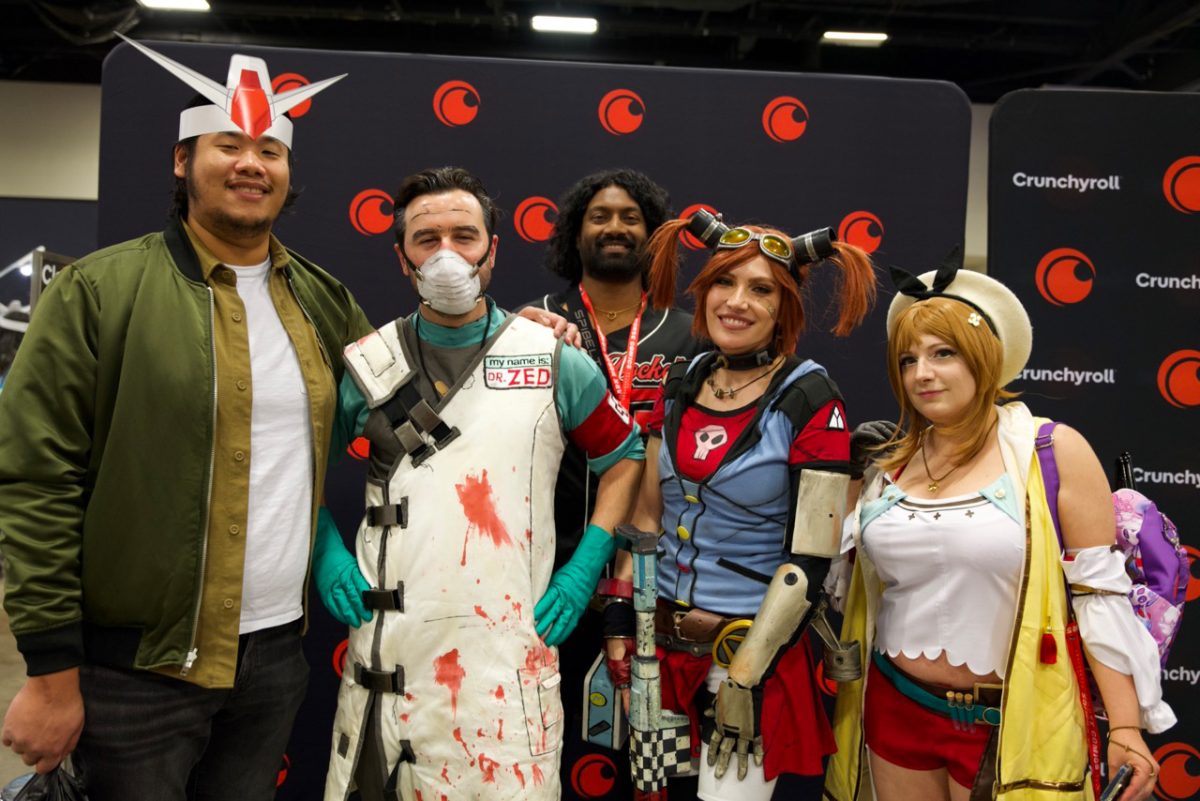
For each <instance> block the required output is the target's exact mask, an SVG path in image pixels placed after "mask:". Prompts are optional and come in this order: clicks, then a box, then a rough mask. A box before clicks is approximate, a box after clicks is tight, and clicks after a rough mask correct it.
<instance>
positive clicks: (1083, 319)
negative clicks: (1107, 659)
mask: <svg viewBox="0 0 1200 801" xmlns="http://www.w3.org/2000/svg"><path fill="white" fill-rule="evenodd" d="M1197 131H1200V97H1197V96H1196V95H1194V94H1186V93H1180V94H1158V93H1150V92H1074V91H1057V90H1056V91H1042V90H1031V91H1022V92H1014V93H1013V94H1010V95H1008V96H1006V97H1005V98H1003V99H1002V100H1001V101H1000V103H998V104H997V105H996V108H995V110H994V112H993V114H992V122H991V137H990V160H991V163H990V166H989V193H988V194H989V198H988V234H989V236H988V258H989V262H990V264H989V271H990V272H991V274H992V275H994V276H995V277H997V278H999V279H1000V280H1002V281H1004V282H1005V283H1006V284H1008V285H1009V286H1010V287H1012V289H1013V290H1014V291H1015V292H1016V293H1017V294H1018V295H1019V296H1020V297H1021V300H1022V301H1023V302H1024V303H1025V305H1026V307H1027V308H1028V309H1029V315H1030V317H1031V318H1032V320H1033V328H1034V345H1033V356H1032V357H1031V358H1030V360H1029V366H1028V367H1027V368H1026V369H1025V371H1024V372H1023V373H1022V375H1021V378H1020V379H1019V380H1018V381H1017V382H1016V383H1015V384H1014V388H1015V389H1018V390H1020V391H1021V392H1022V393H1023V399H1024V400H1026V401H1027V402H1028V403H1029V405H1030V406H1031V407H1032V408H1033V410H1034V411H1035V413H1037V414H1041V415H1045V416H1047V417H1053V418H1055V419H1061V420H1064V421H1065V422H1067V423H1069V424H1071V425H1072V426H1074V427H1075V428H1077V429H1079V430H1080V431H1081V432H1082V433H1083V434H1084V435H1085V436H1086V437H1087V438H1088V440H1089V441H1090V442H1091V443H1092V445H1093V447H1094V448H1095V449H1096V453H1097V454H1098V455H1099V456H1100V459H1101V461H1102V462H1103V463H1104V465H1105V467H1106V468H1109V467H1110V466H1111V465H1112V463H1113V460H1114V459H1115V458H1116V457H1117V456H1118V455H1119V454H1120V452H1121V451H1126V450H1127V451H1130V452H1131V454H1132V456H1133V466H1134V480H1135V482H1136V484H1137V487H1138V489H1139V490H1141V491H1142V492H1143V493H1145V494H1146V495H1147V496H1149V497H1150V498H1151V499H1153V500H1155V501H1156V502H1157V503H1158V505H1159V508H1160V509H1162V510H1163V511H1164V512H1165V513H1166V514H1167V515H1168V516H1169V517H1170V518H1171V519H1172V520H1173V521H1174V522H1175V524H1176V525H1177V526H1178V528H1179V534H1180V539H1181V540H1182V542H1183V545H1184V547H1185V549H1186V550H1187V552H1188V554H1189V555H1190V556H1192V557H1193V564H1194V557H1196V556H1198V555H1200V550H1197V548H1196V542H1197V538H1196V533H1197V532H1198V531H1200V511H1198V510H1200V455H1198V454H1200V451H1198V449H1197V445H1200V139H1197V136H1196V132H1197ZM1193 570H1194V568H1193ZM1198 596H1200V582H1197V581H1196V579H1194V578H1193V579H1192V580H1191V582H1190V587H1189V591H1188V601H1189V603H1188V604H1187V606H1189V607H1192V606H1195V607H1197V608H1196V609H1195V610H1192V611H1190V613H1188V614H1185V615H1184V621H1185V622H1184V624H1183V629H1182V632H1181V634H1180V635H1179V637H1178V639H1177V640H1176V642H1175V645H1174V647H1173V649H1172V651H1171V658H1170V660H1169V662H1168V664H1167V669H1166V671H1165V672H1164V674H1163V690H1164V694H1165V696H1166V699H1167V701H1168V702H1170V704H1171V706H1172V707H1173V708H1174V710H1175V714H1176V715H1177V716H1178V717H1179V721H1180V722H1179V723H1178V725H1176V726H1175V727H1174V728H1173V729H1171V730H1169V731H1167V732H1165V733H1164V734H1162V735H1159V736H1156V737H1151V738H1148V743H1149V744H1150V746H1151V747H1152V748H1153V749H1154V751H1155V756H1156V757H1157V759H1158V760H1159V762H1160V763H1161V764H1162V773H1161V774H1160V776H1159V781H1158V786H1157V788H1156V789H1155V797H1156V798H1158V799H1161V800H1162V801H1182V799H1186V798H1196V797H1198V796H1200V752H1198V751H1197V745H1198V744H1200V721H1198V720H1197V714H1196V713H1197V702H1196V686H1197V683H1198V682H1200V649H1198V647H1197V644H1198V643H1200V628H1198V626H1200V624H1198V623H1197V620H1196V618H1197V616H1200V606H1197V605H1196V604H1194V603H1191V602H1192V601H1194V600H1195V598H1197V597H1198Z"/></svg>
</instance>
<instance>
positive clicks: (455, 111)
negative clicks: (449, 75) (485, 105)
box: [433, 81, 480, 128]
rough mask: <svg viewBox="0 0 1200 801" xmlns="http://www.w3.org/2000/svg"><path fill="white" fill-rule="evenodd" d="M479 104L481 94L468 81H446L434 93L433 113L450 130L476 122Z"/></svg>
mask: <svg viewBox="0 0 1200 801" xmlns="http://www.w3.org/2000/svg"><path fill="white" fill-rule="evenodd" d="M479 103H480V99H479V92H477V91H475V87H474V86H471V84H469V83H467V82H466V81H446V82H445V83H444V84H442V85H441V86H439V87H438V88H437V91H436V92H434V93H433V113H434V114H436V115H437V118H438V122H440V123H441V124H442V125H445V126H446V127H448V128H457V127H459V126H460V125H467V124H469V123H471V122H472V121H474V119H475V115H477V114H478V113H479Z"/></svg>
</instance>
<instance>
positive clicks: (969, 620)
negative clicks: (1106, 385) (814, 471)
mask: <svg viewBox="0 0 1200 801" xmlns="http://www.w3.org/2000/svg"><path fill="white" fill-rule="evenodd" d="M1022 518H1023V512H1022V510H1019V509H1018V508H1017V504H1016V493H1015V492H1014V491H1013V486H1012V481H1011V480H1010V479H1009V477H1008V476H1007V475H1003V476H1001V477H1000V478H999V479H997V480H996V481H995V482H993V483H992V484H989V485H988V486H986V487H984V488H983V489H981V490H979V491H978V492H975V493H971V494H968V495H958V496H954V497H949V498H940V499H938V500H927V499H916V498H909V497H908V496H907V495H906V494H905V493H904V492H903V491H901V490H900V489H899V488H898V487H896V486H895V485H889V486H888V487H887V488H886V489H885V490H884V491H883V494H882V495H881V496H880V498H879V499H878V500H875V501H871V502H870V503H867V504H865V505H864V506H863V510H862V543H863V549H864V550H865V551H866V554H867V556H868V557H869V558H870V560H871V562H872V563H873V564H874V565H875V568H876V570H877V572H878V573H879V578H880V580H881V581H882V582H883V585H884V589H883V595H882V597H881V599H880V605H879V616H878V619H877V621H876V627H875V628H876V631H875V647H876V649H878V650H880V651H882V652H884V653H886V654H888V655H889V656H898V655H900V654H904V655H905V656H906V657H909V658H917V657H919V656H924V657H926V658H928V659H936V658H938V657H939V656H940V655H941V654H942V653H943V652H944V653H945V654H946V658H947V659H948V661H949V662H950V664H951V665H964V664H965V665H966V666H967V667H968V668H969V669H970V670H971V672H972V673H975V674H977V675H980V676H984V675H987V674H989V673H992V672H995V673H997V674H998V675H1000V676H1001V677H1002V678H1003V676H1004V670H1005V666H1006V664H1007V662H1008V646H1009V637H1010V635H1011V628H1012V621H1013V614H1014V610H1015V608H1016V603H1017V592H1018V590H1019V588H1020V582H1021V571H1022V568H1023V566H1024V562H1025V523H1024V520H1023V519H1022Z"/></svg>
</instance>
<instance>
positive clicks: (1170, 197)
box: [1163, 156, 1200, 214]
mask: <svg viewBox="0 0 1200 801" xmlns="http://www.w3.org/2000/svg"><path fill="white" fill-rule="evenodd" d="M1163 194H1164V195H1165V196H1166V198H1167V202H1168V203H1170V204H1171V208H1173V209H1175V211H1179V212H1182V213H1184V214H1192V213H1193V212H1197V211H1200V156H1184V157H1183V158H1181V159H1179V160H1178V161H1176V162H1175V163H1174V164H1172V165H1171V166H1170V167H1167V171H1166V172H1165V173H1163Z"/></svg>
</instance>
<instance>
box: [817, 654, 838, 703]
mask: <svg viewBox="0 0 1200 801" xmlns="http://www.w3.org/2000/svg"><path fill="white" fill-rule="evenodd" d="M817 687H819V688H821V692H823V693H824V694H825V695H829V696H833V697H836V696H837V691H838V683H837V682H836V681H834V680H833V679H829V678H826V677H825V662H824V661H820V662H818V663H817Z"/></svg>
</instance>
